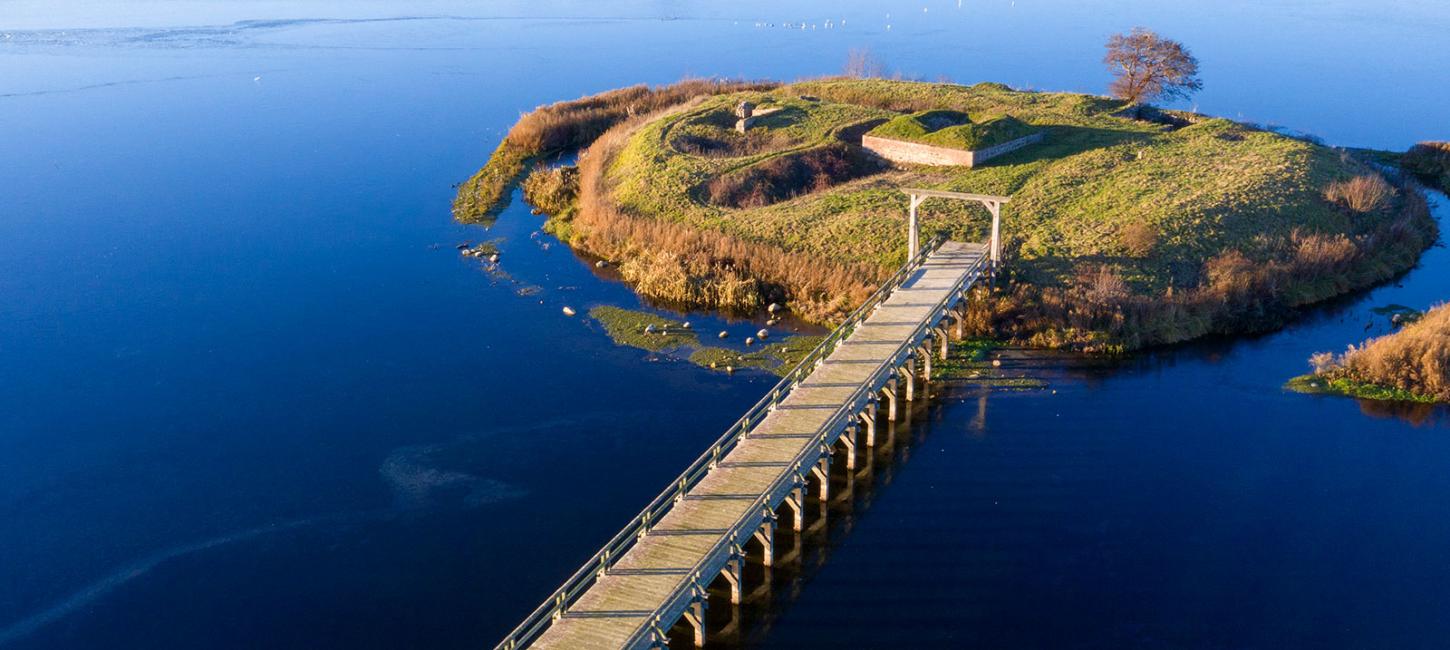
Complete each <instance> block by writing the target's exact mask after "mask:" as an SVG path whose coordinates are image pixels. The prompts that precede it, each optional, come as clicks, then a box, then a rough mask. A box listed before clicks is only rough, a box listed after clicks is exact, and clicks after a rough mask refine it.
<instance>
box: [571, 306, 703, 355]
mask: <svg viewBox="0 0 1450 650" xmlns="http://www.w3.org/2000/svg"><path fill="white" fill-rule="evenodd" d="M589 316H590V318H593V319H594V320H596V321H599V324H600V325H603V326H604V331H605V333H607V334H609V338H610V339H613V341H614V342H615V343H617V344H619V345H628V346H630V347H633V348H640V349H642V350H649V351H651V352H663V351H665V350H675V349H679V348H684V347H689V346H695V345H699V344H700V337H699V336H696V335H695V332H694V331H693V330H690V329H687V328H686V327H685V323H684V321H679V320H675V319H673V318H666V317H664V316H660V315H659V314H654V313H650V312H647V311H636V310H632V309H623V308H620V307H612V306H609V305H601V306H598V307H595V308H593V309H590V310H589Z"/></svg>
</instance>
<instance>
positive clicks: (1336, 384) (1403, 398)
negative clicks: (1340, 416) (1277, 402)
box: [1284, 374, 1436, 404]
mask: <svg viewBox="0 0 1450 650" xmlns="http://www.w3.org/2000/svg"><path fill="white" fill-rule="evenodd" d="M1284 388H1285V389H1286V390H1291V391H1294V392H1296V393H1305V394H1308V395H1337V396H1340V397H1353V398H1356V399H1368V400H1377V401H1381V402H1416V403H1421V404H1433V403H1435V402H1436V400H1435V398H1433V397H1429V396H1427V395H1420V394H1418V393H1414V392H1411V391H1407V390H1405V389H1403V388H1395V387H1393V386H1381V385H1379V384H1371V383H1366V382H1359V381H1354V380H1352V379H1326V378H1324V377H1321V376H1319V375H1313V374H1309V375H1300V376H1298V377H1295V378H1293V379H1290V380H1289V383H1287V384H1284Z"/></svg>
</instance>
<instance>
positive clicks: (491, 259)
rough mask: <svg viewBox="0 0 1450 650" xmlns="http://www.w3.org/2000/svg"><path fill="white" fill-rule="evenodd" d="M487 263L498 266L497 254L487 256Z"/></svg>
mask: <svg viewBox="0 0 1450 650" xmlns="http://www.w3.org/2000/svg"><path fill="white" fill-rule="evenodd" d="M488 261H490V262H493V263H494V264H498V253H494V254H493V255H489V256H488Z"/></svg>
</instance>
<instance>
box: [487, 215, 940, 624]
mask: <svg viewBox="0 0 1450 650" xmlns="http://www.w3.org/2000/svg"><path fill="white" fill-rule="evenodd" d="M945 241H946V238H945V237H937V238H935V239H933V240H932V241H931V242H930V243H929V244H927V245H926V246H923V247H922V249H921V251H920V252H919V253H918V254H917V255H916V256H915V257H913V258H911V259H909V260H907V261H906V264H904V265H902V267H901V268H900V269H899V270H897V272H896V273H895V274H894V275H892V276H891V277H890V278H889V279H887V280H886V282H884V283H882V284H881V286H880V287H879V288H877V289H876V291H875V292H874V293H872V294H871V296H870V297H868V298H867V299H866V301H865V302H864V303H862V304H861V306H860V307H858V308H857V309H856V310H855V311H854V312H852V313H851V315H850V316H848V317H846V319H845V320H844V321H842V323H841V324H840V325H839V326H837V327H836V329H834V330H832V331H831V333H830V334H829V335H828V336H827V337H826V338H825V339H824V340H823V341H821V343H820V344H819V345H817V346H816V347H815V348H814V349H812V350H811V351H810V353H809V354H807V355H806V356H805V357H804V358H803V359H801V361H800V362H799V363H797V364H796V365H795V366H794V367H792V368H791V370H790V371H789V372H787V373H786V374H785V376H784V378H782V379H781V380H780V382H779V383H777V384H776V385H775V386H774V387H773V388H771V389H770V391H769V392H768V393H766V395H765V396H764V397H762V398H761V399H760V401H758V402H756V403H755V405H754V406H752V407H750V409H749V410H747V411H746V412H745V415H743V416H741V417H740V419H739V420H736V421H735V423H734V424H732V425H730V428H729V429H726V431H725V434H724V435H722V436H721V437H720V438H719V439H717V440H716V441H715V443H714V444H713V445H711V446H710V448H709V449H707V450H706V451H705V453H704V454H701V455H700V457H699V458H696V459H695V461H694V462H692V463H690V465H689V467H687V468H686V469H685V471H684V472H683V473H681V474H680V476H679V477H678V478H677V479H675V480H674V481H673V482H672V483H671V484H670V486H669V487H667V488H666V489H665V491H664V492H661V493H660V494H659V496H657V497H655V498H654V500H652V501H650V503H649V505H648V506H645V508H644V510H642V511H641V512H640V513H639V514H638V515H636V516H635V517H634V518H633V519H632V520H630V523H629V525H627V526H625V527H624V529H623V530H621V531H619V532H618V533H617V534H615V535H614V537H612V538H610V540H609V541H608V542H607V543H605V545H604V547H603V548H601V549H600V550H599V552H597V553H595V554H594V556H593V557H591V558H590V559H589V561H587V562H585V564H584V566H582V567H580V568H579V570H578V571H575V572H574V574H573V575H571V576H570V577H569V579H568V580H565V581H564V584H563V585H562V586H560V587H559V588H558V589H557V590H555V591H554V593H553V594H551V595H550V596H549V599H548V600H546V601H544V602H543V604H541V605H539V607H537V608H536V609H534V611H533V612H532V613H530V614H529V616H528V617H527V618H525V619H524V621H523V622H522V623H520V624H519V625H518V627H516V628H514V629H513V631H511V632H509V635H508V636H507V637H505V638H504V639H503V641H502V642H500V643H499V644H498V646H497V649H498V650H515V649H517V648H521V647H524V646H526V645H528V644H530V643H532V642H533V641H534V640H535V639H537V638H538V637H539V635H541V634H543V633H544V631H545V630H547V629H548V627H549V625H551V624H552V623H553V622H554V621H556V620H558V619H559V618H560V617H561V616H563V615H564V614H565V613H566V612H567V611H568V610H569V607H570V606H571V605H573V604H574V602H575V601H577V600H578V598H579V596H581V595H583V594H584V592H586V591H588V590H589V588H590V587H591V586H593V584H594V582H595V581H596V580H598V579H599V577H600V576H602V575H603V574H604V572H605V571H607V570H609V569H610V568H611V567H613V566H614V563H615V562H617V561H618V560H619V558H621V557H623V556H624V554H625V553H626V552H628V551H629V549H630V548H632V547H633V546H634V545H635V543H636V542H637V541H638V540H639V539H640V538H642V537H644V536H645V535H646V534H647V533H649V531H650V530H651V529H652V528H653V527H654V525H655V523H657V522H658V521H659V520H660V519H661V518H663V517H664V516H665V515H666V514H669V512H670V510H672V509H673V508H674V505H675V504H676V503H677V502H679V501H680V500H681V499H683V498H684V496H685V494H686V493H687V492H689V491H690V489H691V488H693V487H695V486H696V485H698V484H699V482H700V481H701V480H702V479H704V478H705V476H706V475H707V474H708V473H709V472H710V470H711V469H713V468H714V467H715V465H716V464H718V463H719V462H720V459H721V458H723V457H724V456H725V455H726V454H728V453H730V451H731V450H733V449H734V448H735V446H736V445H737V444H739V442H740V440H741V439H742V438H743V437H744V436H745V434H747V433H749V432H750V430H751V429H753V428H754V427H755V425H756V424H759V423H760V421H761V420H763V419H765V416H766V415H769V414H770V412H771V411H772V410H773V409H774V408H775V406H776V405H777V404H779V403H780V402H781V401H782V400H784V399H785V398H786V397H787V396H788V395H789V394H790V391H791V389H793V388H794V387H795V386H796V385H797V384H799V383H800V382H802V381H804V380H805V378H806V377H807V376H809V375H810V373H811V371H812V370H814V369H815V367H816V365H818V364H819V363H820V362H821V361H822V360H824V359H825V358H826V357H827V356H829V355H830V354H831V352H833V351H834V350H835V348H836V346H837V345H838V344H839V343H840V342H842V341H844V340H845V339H846V337H848V336H850V335H851V333H853V332H854V331H855V330H856V327H857V326H858V325H860V324H861V323H862V322H864V321H865V320H866V318H867V317H868V316H870V315H871V312H872V311H873V310H874V309H875V308H876V306H877V305H880V304H881V303H882V302H883V301H884V300H886V298H887V297H889V296H890V295H891V293H892V292H893V291H895V290H896V289H897V288H899V287H900V286H901V285H903V284H905V283H906V281H907V280H908V279H909V278H910V277H911V274H912V273H914V272H915V271H916V270H917V269H919V268H921V266H922V264H923V263H925V262H926V259H927V258H928V257H929V256H930V255H931V254H932V253H933V252H935V251H936V250H937V249H938V248H940V247H941V244H942V243H943V242H945ZM913 338H914V337H913ZM909 342H910V341H908V343H909ZM903 347H905V346H904V345H903ZM875 379H876V378H875V377H873V381H874V380H875ZM868 395H869V393H868ZM853 401H854V400H853ZM838 415H839V414H838ZM833 422H834V420H833ZM843 426H844V425H843ZM827 431H829V428H828V429H827ZM773 492H774V487H773V488H772V490H770V491H767V492H766V495H769V494H771V493H773Z"/></svg>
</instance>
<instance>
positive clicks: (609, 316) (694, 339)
mask: <svg viewBox="0 0 1450 650" xmlns="http://www.w3.org/2000/svg"><path fill="white" fill-rule="evenodd" d="M589 316H590V318H593V319H594V320H595V321H598V322H599V324H600V325H602V326H603V327H604V331H605V333H607V334H608V335H609V338H610V339H612V340H613V341H614V342H615V343H616V344H618V345H627V346H629V347H633V348H639V349H641V350H648V351H650V352H671V353H677V354H678V355H679V356H680V357H682V358H685V359H688V360H689V361H690V363H693V364H695V365H698V366H701V367H705V368H709V369H711V370H717V371H720V372H734V371H736V370H744V369H747V368H748V369H754V370H764V371H766V372H771V373H775V374H777V375H784V374H785V373H786V372H788V371H790V369H791V368H793V367H795V365H796V364H797V363H800V360H801V359H804V358H805V356H806V355H807V354H810V352H811V350H814V349H815V348H816V346H817V345H819V344H820V342H821V340H822V338H823V337H820V336H813V335H804V334H793V335H784V336H783V337H782V338H781V339H779V340H770V339H767V340H765V341H758V342H755V343H754V345H753V346H751V347H750V349H748V350H744V351H742V350H736V349H733V348H727V347H723V346H717V345H704V344H702V343H701V342H700V336H699V334H698V333H696V331H695V330H694V329H692V328H691V326H690V324H689V323H688V322H686V321H682V320H679V319H675V318H670V317H667V316H661V315H659V314H656V313H653V312H649V311H643V310H638V309H624V308H621V307H614V306H611V305H600V306H598V307H594V308H593V309H590V310H589Z"/></svg>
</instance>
